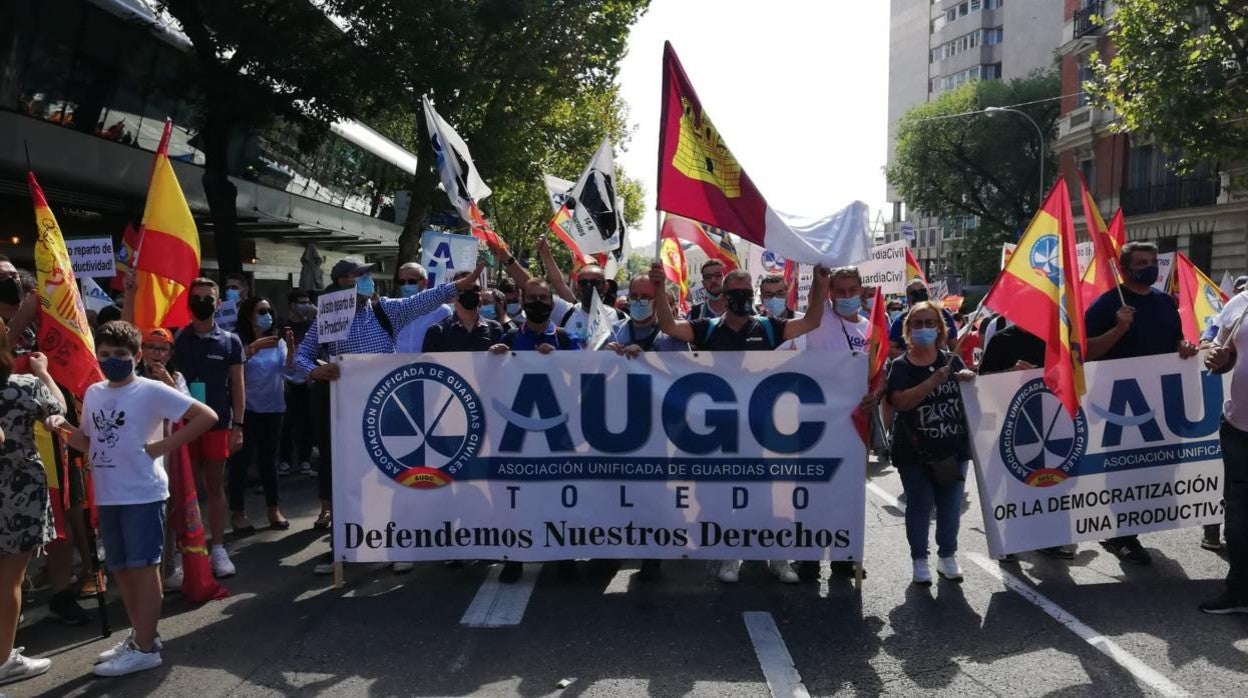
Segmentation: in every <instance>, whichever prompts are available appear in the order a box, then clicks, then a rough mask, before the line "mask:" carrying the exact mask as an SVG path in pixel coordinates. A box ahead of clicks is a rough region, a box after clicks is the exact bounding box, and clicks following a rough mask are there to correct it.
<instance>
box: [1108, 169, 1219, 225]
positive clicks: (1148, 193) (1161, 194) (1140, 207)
mask: <svg viewBox="0 0 1248 698" xmlns="http://www.w3.org/2000/svg"><path fill="white" fill-rule="evenodd" d="M1221 188H1222V180H1221V177H1219V176H1218V175H1207V176H1203V177H1187V178H1184V179H1176V180H1171V181H1169V182H1166V183H1164V184H1154V185H1151V186H1146V187H1137V188H1135V189H1125V190H1123V192H1122V212H1123V213H1124V214H1126V215H1127V216H1130V215H1132V214H1143V213H1157V212H1159V211H1172V210H1175V209H1180V208H1196V207H1199V206H1213V205H1214V204H1216V203H1218V194H1219V193H1220V190H1221Z"/></svg>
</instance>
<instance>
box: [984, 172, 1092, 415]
mask: <svg viewBox="0 0 1248 698" xmlns="http://www.w3.org/2000/svg"><path fill="white" fill-rule="evenodd" d="M1078 279H1079V263H1078V253H1077V252H1076V248H1075V223H1074V218H1073V217H1072V215H1071V211H1070V193H1069V190H1068V189H1067V188H1066V180H1065V179H1064V178H1061V177H1059V178H1058V180H1057V184H1054V185H1053V189H1052V190H1051V191H1050V192H1049V196H1048V198H1046V199H1045V200H1044V205H1043V206H1041V207H1040V210H1039V211H1037V212H1036V216H1035V217H1034V218H1032V219H1031V224H1030V225H1028V226H1027V230H1026V231H1025V232H1024V233H1023V237H1022V239H1020V240H1019V241H1018V248H1017V249H1016V250H1014V255H1013V256H1012V257H1010V261H1009V262H1008V263H1007V264H1006V265H1005V269H1003V270H1002V271H1001V275H1000V276H998V277H997V280H996V281H995V282H994V283H993V285H992V288H991V289H989V291H988V296H987V297H986V298H984V305H985V306H987V307H988V308H989V309H991V310H995V311H997V312H998V313H1000V314H1002V315H1004V316H1005V318H1006V319H1007V320H1009V321H1010V322H1012V323H1014V324H1015V325H1018V327H1019V328H1020V329H1022V330H1023V331H1025V332H1029V333H1031V334H1033V335H1035V336H1037V337H1039V338H1040V339H1042V340H1044V344H1045V355H1044V383H1045V385H1046V386H1047V387H1048V389H1049V391H1050V392H1052V393H1053V394H1054V395H1056V396H1057V398H1058V399H1059V400H1061V402H1062V405H1063V406H1064V407H1065V408H1066V411H1067V412H1068V413H1069V414H1070V415H1071V417H1072V418H1073V417H1074V416H1075V415H1076V414H1078V412H1079V398H1080V396H1081V395H1083V393H1084V383H1083V351H1084V350H1083V348H1084V347H1085V346H1087V344H1086V343H1087V337H1086V335H1085V332H1084V327H1083V300H1082V298H1081V297H1080V294H1079V281H1078Z"/></svg>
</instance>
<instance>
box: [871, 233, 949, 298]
mask: <svg viewBox="0 0 1248 698" xmlns="http://www.w3.org/2000/svg"><path fill="white" fill-rule="evenodd" d="M907 246H908V243H907V242H906V241H905V240H898V241H897V242H890V243H888V244H887V245H877V246H875V247H872V248H871V259H868V260H867V261H865V262H862V263H860V264H859V265H858V272H859V273H860V274H861V275H862V285H863V286H875V287H879V288H880V290H881V291H883V292H884V294H885V295H905V293H906V247H907ZM933 297H935V296H933Z"/></svg>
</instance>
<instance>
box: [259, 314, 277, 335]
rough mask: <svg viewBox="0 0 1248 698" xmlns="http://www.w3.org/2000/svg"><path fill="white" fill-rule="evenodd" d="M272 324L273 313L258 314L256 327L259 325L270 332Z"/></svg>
mask: <svg viewBox="0 0 1248 698" xmlns="http://www.w3.org/2000/svg"><path fill="white" fill-rule="evenodd" d="M272 326H273V313H265V314H264V315H257V316H256V327H259V328H260V329H262V330H264V331H265V332H268V331H269V328H270V327H272Z"/></svg>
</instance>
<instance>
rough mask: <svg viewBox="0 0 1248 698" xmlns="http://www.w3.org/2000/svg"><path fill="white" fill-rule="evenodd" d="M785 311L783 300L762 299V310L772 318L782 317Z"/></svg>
mask: <svg viewBox="0 0 1248 698" xmlns="http://www.w3.org/2000/svg"><path fill="white" fill-rule="evenodd" d="M785 309H786V306H785V299H783V298H764V299H763V310H766V311H767V314H768V315H770V316H772V317H779V316H780V315H783V314H784V311H785Z"/></svg>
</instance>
